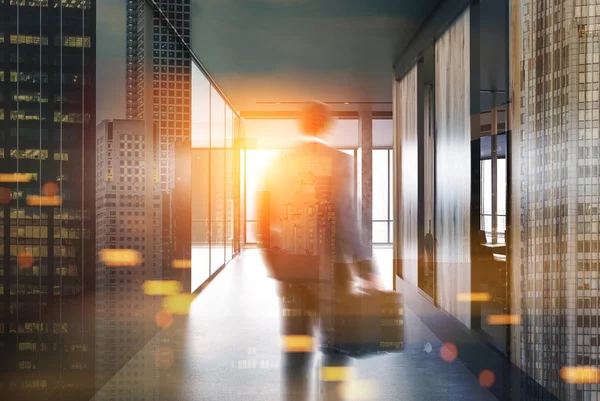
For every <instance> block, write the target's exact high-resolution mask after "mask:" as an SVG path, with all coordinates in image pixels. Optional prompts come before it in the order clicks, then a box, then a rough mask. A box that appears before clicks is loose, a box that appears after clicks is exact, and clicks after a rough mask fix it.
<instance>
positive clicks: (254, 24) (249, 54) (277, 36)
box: [191, 0, 439, 111]
mask: <svg viewBox="0 0 600 401" xmlns="http://www.w3.org/2000/svg"><path fill="white" fill-rule="evenodd" d="M438 1H439V0H420V1H414V0H368V1H367V0H362V1H359V0H357V1H347V0H192V26H191V33H192V39H191V47H192V49H193V51H194V53H195V54H196V56H197V57H198V58H199V59H200V60H201V61H202V63H203V64H204V66H205V67H206V69H207V70H208V72H209V74H210V75H211V76H212V77H213V78H214V80H215V81H216V82H217V83H218V85H219V86H220V87H221V88H222V90H223V91H224V92H225V93H226V94H227V96H228V98H229V99H230V100H231V102H232V103H233V105H234V106H235V108H236V109H238V110H242V111H252V110H254V111H257V110H258V111H259V110H261V109H262V107H263V106H262V105H261V104H260V103H259V102H298V101H305V100H307V99H314V98H316V99H319V100H323V101H327V102H391V100H392V85H391V81H392V79H393V68H392V66H393V64H394V61H395V60H396V58H397V56H398V54H397V53H398V51H399V49H402V48H404V47H405V45H406V44H407V43H408V42H409V40H410V39H411V37H412V36H413V35H414V34H415V32H416V31H417V30H418V28H419V27H420V26H421V25H422V23H423V21H424V20H425V19H426V18H427V16H428V15H429V13H430V12H431V11H432V10H433V9H434V7H435V5H436V4H437V3H438Z"/></svg>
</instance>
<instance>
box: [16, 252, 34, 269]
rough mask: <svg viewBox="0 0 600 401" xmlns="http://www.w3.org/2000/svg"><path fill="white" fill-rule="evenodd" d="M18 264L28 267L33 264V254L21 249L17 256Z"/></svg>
mask: <svg viewBox="0 0 600 401" xmlns="http://www.w3.org/2000/svg"><path fill="white" fill-rule="evenodd" d="M17 261H18V262H19V266H21V267H24V268H28V267H31V266H33V255H32V254H31V252H29V251H22V252H21V253H19V256H18V258H17Z"/></svg>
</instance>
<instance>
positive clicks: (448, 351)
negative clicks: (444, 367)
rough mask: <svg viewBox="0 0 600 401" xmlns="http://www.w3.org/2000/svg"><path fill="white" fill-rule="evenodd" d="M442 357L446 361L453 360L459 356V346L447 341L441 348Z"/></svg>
mask: <svg viewBox="0 0 600 401" xmlns="http://www.w3.org/2000/svg"><path fill="white" fill-rule="evenodd" d="M440 357H441V358H442V360H444V361H446V362H453V361H454V360H455V359H456V358H457V357H458V348H456V345H454V344H453V343H445V344H444V345H442V347H441V348H440Z"/></svg>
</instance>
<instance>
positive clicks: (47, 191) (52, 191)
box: [42, 181, 58, 196]
mask: <svg viewBox="0 0 600 401" xmlns="http://www.w3.org/2000/svg"><path fill="white" fill-rule="evenodd" d="M42 193H43V194H44V195H46V196H54V195H56V194H57V193H58V184H57V183H55V182H52V181H50V182H47V183H45V184H44V185H42Z"/></svg>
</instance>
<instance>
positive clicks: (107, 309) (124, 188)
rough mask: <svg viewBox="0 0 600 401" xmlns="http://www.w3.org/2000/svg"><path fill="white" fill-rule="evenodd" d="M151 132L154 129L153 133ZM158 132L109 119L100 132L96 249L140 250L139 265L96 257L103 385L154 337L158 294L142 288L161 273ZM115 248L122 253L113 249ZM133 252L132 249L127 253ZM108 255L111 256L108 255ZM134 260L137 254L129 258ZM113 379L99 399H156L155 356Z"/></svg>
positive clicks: (98, 354) (135, 122)
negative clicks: (154, 138)
mask: <svg viewBox="0 0 600 401" xmlns="http://www.w3.org/2000/svg"><path fill="white" fill-rule="evenodd" d="M148 132H149V133H150V135H151V133H152V131H151V130H150V131H148ZM152 142H153V141H152V137H150V138H147V134H146V130H145V125H144V121H140V120H115V121H103V122H102V123H100V125H98V129H97V133H96V161H97V165H96V215H97V222H98V224H97V235H98V236H97V241H96V250H97V252H98V255H100V256H102V255H104V253H106V252H111V250H113V251H112V252H117V256H119V253H122V254H121V256H120V257H121V258H124V259H128V255H132V254H136V253H137V254H138V255H139V257H140V259H141V260H140V261H139V264H138V263H136V262H135V261H133V263H125V262H127V260H126V261H125V262H123V263H124V264H122V263H119V262H117V265H115V264H111V263H108V262H107V260H103V258H102V257H99V258H98V263H97V269H96V275H97V291H96V310H97V315H96V377H97V379H96V380H97V384H98V387H99V388H100V387H102V386H104V384H105V382H106V380H107V379H108V378H109V377H110V376H112V375H113V374H114V373H116V372H117V371H118V370H120V369H122V368H123V365H124V364H125V363H126V362H127V361H128V360H129V359H130V358H131V357H133V356H134V355H135V354H137V352H138V351H139V350H140V349H141V348H142V347H143V346H144V345H146V343H147V342H148V341H156V339H154V340H152V337H153V336H154V335H155V334H156V331H157V329H156V325H155V323H154V317H155V314H156V313H157V312H158V310H159V307H160V303H159V301H160V299H157V297H149V296H145V295H144V292H143V289H142V285H143V283H144V281H146V280H156V279H159V278H160V277H161V275H162V272H161V254H160V232H161V215H160V210H161V209H160V208H161V196H160V191H159V190H158V183H155V182H154V179H153V169H154V154H153V146H152V144H153V143H152ZM114 250H116V251H114ZM125 252H128V253H125ZM109 259H113V260H114V258H111V257H109ZM129 259H130V261H131V258H129ZM138 359H139V360H136V361H134V362H133V363H129V364H127V365H126V366H125V367H124V368H123V369H125V370H126V371H129V373H131V372H135V374H134V375H133V376H134V377H133V378H132V377H130V374H128V373H125V374H123V372H122V374H121V375H120V376H118V377H115V378H114V379H113V380H111V381H110V383H108V384H107V385H106V386H105V387H104V388H101V390H100V391H99V393H98V394H97V395H96V400H97V401H101V400H116V399H119V400H121V399H122V400H125V399H129V397H131V396H133V397H134V398H136V399H137V398H138V397H139V399H141V400H151V399H158V398H156V397H157V394H155V390H156V388H155V387H154V384H156V383H158V371H157V368H156V366H155V364H154V360H153V359H144V358H138Z"/></svg>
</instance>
